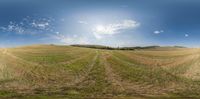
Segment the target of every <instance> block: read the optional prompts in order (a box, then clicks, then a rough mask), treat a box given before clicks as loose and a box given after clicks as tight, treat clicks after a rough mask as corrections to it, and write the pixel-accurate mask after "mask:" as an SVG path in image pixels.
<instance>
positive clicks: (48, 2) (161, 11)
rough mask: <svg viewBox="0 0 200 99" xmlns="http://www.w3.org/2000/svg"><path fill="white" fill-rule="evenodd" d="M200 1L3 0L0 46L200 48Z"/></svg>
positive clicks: (0, 21)
mask: <svg viewBox="0 0 200 99" xmlns="http://www.w3.org/2000/svg"><path fill="white" fill-rule="evenodd" d="M199 9H200V1H199V0H15V1H14V0H0V47H14V46H23V45H30V44H65V45H69V44H100V45H108V46H115V47H116V46H148V45H161V46H173V45H180V46H187V47H200V39H199V38H200V33H199V32H200V11H199Z"/></svg>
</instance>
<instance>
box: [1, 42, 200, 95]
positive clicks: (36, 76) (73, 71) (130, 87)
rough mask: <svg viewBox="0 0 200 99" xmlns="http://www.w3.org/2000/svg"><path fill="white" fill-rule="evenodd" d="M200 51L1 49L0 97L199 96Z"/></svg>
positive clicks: (67, 48)
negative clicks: (197, 76)
mask: <svg viewBox="0 0 200 99" xmlns="http://www.w3.org/2000/svg"><path fill="white" fill-rule="evenodd" d="M199 52H200V50H199V49H184V48H183V49H174V50H167V49H166V50H153V49H151V50H136V51H126V50H124V51H120V50H114V51H111V50H99V49H90V48H81V47H71V46H54V45H34V46H26V47H18V48H9V49H1V50H0V98H2V99H4V98H5V99H12V98H13V99H71V98H73V99H78V98H86V99H87V98H88V99H90V98H112V99H129V98H130V99H131V98H136V99H137V98H138V99H154V98H155V99H159V98H163V99H164V98H166V99H171V98H174V99H176V98H177V99H179V98H188V97H190V98H191V97H192V98H198V97H199V95H200V83H199V79H198V78H195V75H197V74H198V73H200V71H198V69H200V67H199V66H198V64H199V63H200V61H199V60H200V53H199ZM193 71H195V72H193ZM188 75H189V76H188ZM190 77H194V78H190Z"/></svg>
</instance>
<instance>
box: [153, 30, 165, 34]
mask: <svg viewBox="0 0 200 99" xmlns="http://www.w3.org/2000/svg"><path fill="white" fill-rule="evenodd" d="M162 32H164V31H163V30H156V31H154V32H153V33H154V34H160V33H162Z"/></svg>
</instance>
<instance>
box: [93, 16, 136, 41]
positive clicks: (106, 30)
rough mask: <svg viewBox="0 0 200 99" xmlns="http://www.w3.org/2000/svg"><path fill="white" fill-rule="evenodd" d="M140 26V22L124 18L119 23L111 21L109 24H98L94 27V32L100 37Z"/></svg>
mask: <svg viewBox="0 0 200 99" xmlns="http://www.w3.org/2000/svg"><path fill="white" fill-rule="evenodd" d="M138 26H140V23H138V22H136V21H134V20H123V21H121V22H119V23H111V24H108V25H98V26H96V27H95V28H93V30H92V31H93V34H94V35H95V37H96V38H98V39H100V38H102V37H103V36H106V35H114V34H118V33H122V30H127V29H134V28H136V27H138Z"/></svg>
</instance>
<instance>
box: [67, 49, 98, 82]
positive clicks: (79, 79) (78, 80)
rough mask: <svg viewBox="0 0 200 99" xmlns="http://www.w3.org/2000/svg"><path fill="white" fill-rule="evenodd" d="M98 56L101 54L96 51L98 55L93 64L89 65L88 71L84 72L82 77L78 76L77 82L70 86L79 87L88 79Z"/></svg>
mask: <svg viewBox="0 0 200 99" xmlns="http://www.w3.org/2000/svg"><path fill="white" fill-rule="evenodd" d="M98 56H99V52H98V51H96V55H95V56H94V58H93V59H92V61H91V63H90V64H89V66H88V69H87V70H86V71H84V73H83V74H82V75H81V76H76V78H75V81H73V82H72V83H71V84H70V86H73V85H79V84H80V83H82V81H84V80H85V79H86V78H87V77H88V75H89V73H90V71H91V70H92V68H93V67H94V65H95V63H96V60H97V58H98Z"/></svg>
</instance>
